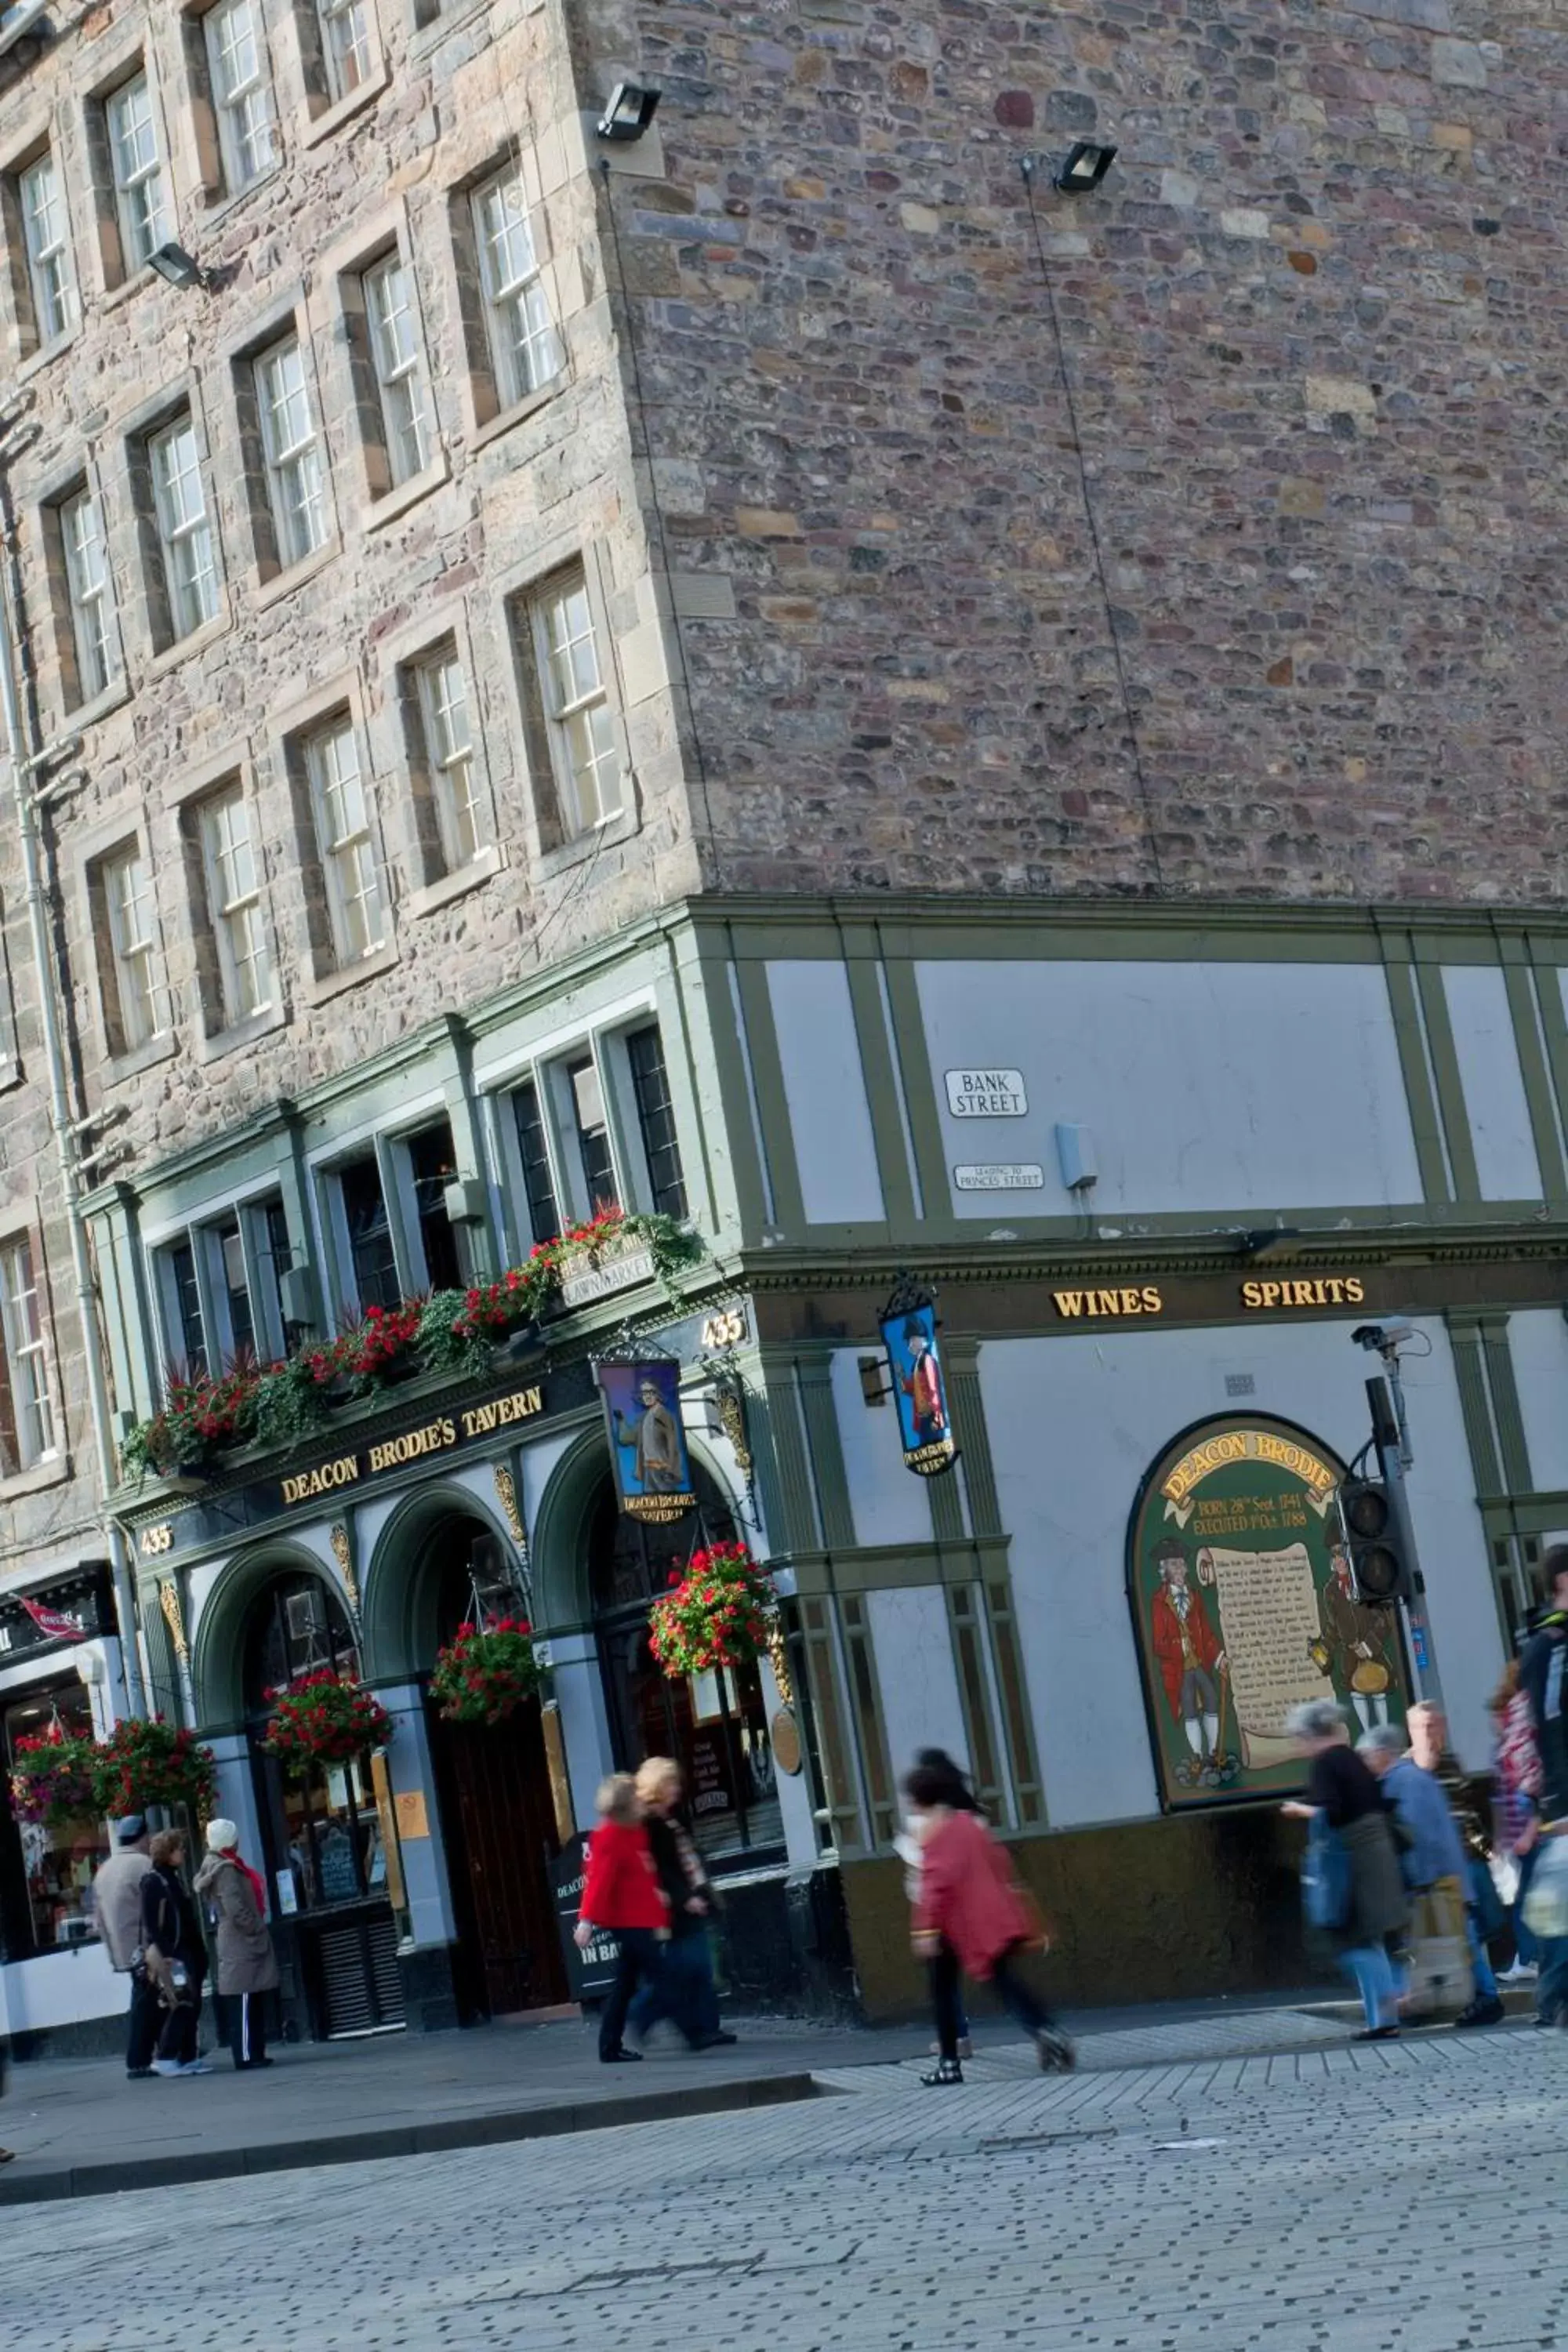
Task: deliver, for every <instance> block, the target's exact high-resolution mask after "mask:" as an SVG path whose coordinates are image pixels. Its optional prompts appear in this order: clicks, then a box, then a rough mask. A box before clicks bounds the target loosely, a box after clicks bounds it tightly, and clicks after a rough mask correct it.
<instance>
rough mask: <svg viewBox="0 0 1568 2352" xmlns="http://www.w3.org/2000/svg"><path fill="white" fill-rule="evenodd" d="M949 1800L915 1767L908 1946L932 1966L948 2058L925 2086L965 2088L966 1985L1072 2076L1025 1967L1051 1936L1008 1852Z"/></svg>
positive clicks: (943, 1781)
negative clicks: (961, 2045) (990, 1988)
mask: <svg viewBox="0 0 1568 2352" xmlns="http://www.w3.org/2000/svg"><path fill="white" fill-rule="evenodd" d="M952 1793H953V1792H952V1778H951V1775H950V1774H947V1773H943V1772H941V1771H933V1770H931V1769H930V1768H929V1767H924V1766H921V1765H917V1766H916V1768H915V1769H914V1770H913V1771H912V1772H911V1773H910V1776H909V1778H908V1779H907V1780H906V1781H905V1782H904V1794H905V1796H906V1797H907V1798H908V1800H909V1807H910V1818H911V1822H912V1824H913V1829H914V1834H915V1840H916V1843H918V1845H919V1847H920V1850H921V1868H920V1889H919V1893H918V1895H917V1897H916V1901H915V1908H914V1917H913V1923H912V1938H911V1940H912V1942H913V1946H914V1951H915V1957H916V1958H918V1959H923V1960H925V1961H927V1962H928V1963H929V1965H930V1969H931V2002H932V2006H933V2007H934V2009H935V2011H936V2031H937V2047H938V2050H939V2052H940V2053H941V2054H940V2056H939V2058H938V2062H937V2064H936V2066H935V2068H934V2069H933V2071H932V2072H931V2074H922V2075H921V2082H922V2083H923V2084H925V2085H926V2087H927V2088H928V2089H935V2088H937V2087H938V2086H939V2085H942V2086H944V2085H946V2084H950V2083H962V2082H963V2067H962V2066H961V2064H960V2063H959V2057H958V2042H959V2023H960V2011H959V2001H958V1996H959V1981H960V1978H961V1976H969V1977H973V1978H975V1979H978V1980H979V1981H980V1982H981V1983H990V1984H992V1985H994V1987H995V1989H996V1991H997V1993H998V1995H999V1996H1000V1998H1001V2000H1003V2002H1004V2003H1005V2006H1006V2008H1007V2009H1008V2010H1009V2011H1011V2013H1012V2015H1013V2016H1014V2017H1015V2018H1016V2020H1017V2022H1018V2023H1019V2024H1020V2025H1021V2026H1022V2027H1023V2029H1024V2032H1026V2034H1027V2035H1028V2036H1029V2038H1030V2039H1031V2041H1032V2042H1034V2044H1035V2047H1036V2050H1037V2053H1038V2056H1039V2061H1040V2064H1041V2066H1042V2067H1043V2068H1045V2069H1046V2070H1047V2072H1048V2071H1050V2070H1051V2069H1053V2068H1055V2069H1059V2070H1061V2071H1063V2072H1065V2071H1066V2070H1067V2069H1068V2067H1070V2066H1071V2065H1072V2063H1073V2047H1072V2043H1071V2042H1069V2041H1068V2039H1067V2036H1066V2035H1065V2034H1064V2033H1062V2032H1060V2031H1059V2030H1058V2026H1057V2024H1056V2021H1055V2020H1054V2019H1053V2018H1052V2016H1051V2013H1050V2011H1048V2010H1047V2007H1046V2005H1045V2003H1044V2002H1043V2001H1042V2000H1040V1999H1039V1997H1038V1995H1037V1993H1036V1992H1035V1991H1034V1990H1033V1988H1032V1987H1031V1986H1030V1984H1029V1983H1028V1981H1027V1979H1026V1977H1025V1975H1024V1974H1023V1972H1022V1970H1021V1969H1020V1966H1019V1963H1020V1961H1021V1959H1022V1958H1023V1956H1024V1954H1025V1953H1026V1951H1028V1950H1029V1949H1030V1948H1035V1949H1039V1948H1041V1947H1042V1946H1043V1945H1044V1943H1045V1941H1046V1936H1045V1930H1044V1928H1043V1927H1042V1926H1041V1923H1040V1920H1039V1918H1038V1916H1037V1913H1036V1911H1035V1909H1034V1906H1033V1905H1032V1904H1031V1903H1030V1901H1029V1898H1028V1896H1027V1895H1026V1894H1025V1893H1024V1890H1023V1888H1022V1887H1021V1886H1020V1885H1018V1883H1017V1880H1016V1877H1015V1875H1014V1873H1013V1866H1012V1863H1011V1860H1010V1858H1009V1856H1008V1854H1007V1853H1006V1852H1005V1849H1004V1848H1003V1847H1001V1846H999V1845H998V1844H997V1843H996V1842H995V1840H994V1838H993V1837H992V1835H991V1832H990V1831H989V1830H988V1829H987V1828H986V1827H985V1824H984V1822H983V1821H982V1820H981V1819H980V1817H979V1815H978V1814H977V1813H974V1812H970V1811H960V1810H959V1809H958V1808H957V1807H955V1806H954V1805H953V1803H952Z"/></svg>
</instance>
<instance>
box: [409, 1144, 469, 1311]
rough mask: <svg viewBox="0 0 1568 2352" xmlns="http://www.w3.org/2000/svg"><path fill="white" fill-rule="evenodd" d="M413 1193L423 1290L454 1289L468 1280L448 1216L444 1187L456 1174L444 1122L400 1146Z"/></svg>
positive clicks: (454, 1161) (454, 1158)
mask: <svg viewBox="0 0 1568 2352" xmlns="http://www.w3.org/2000/svg"><path fill="white" fill-rule="evenodd" d="M402 1148H403V1150H404V1152H405V1154H406V1157H407V1163H408V1173H409V1180H410V1183H411V1185H412V1189H413V1194H414V1223H415V1226H416V1230H417V1232H418V1235H419V1247H420V1252H421V1255H423V1258H424V1261H425V1266H424V1283H423V1287H424V1288H426V1289H428V1290H457V1289H459V1288H461V1286H462V1285H463V1284H464V1283H465V1282H466V1280H467V1279H468V1277H467V1276H466V1275H465V1273H464V1271H463V1267H462V1263H461V1260H460V1258H459V1256H458V1236H457V1232H456V1230H455V1228H454V1226H453V1224H452V1221H451V1219H450V1217H448V1215H447V1185H448V1184H450V1183H452V1182H454V1181H456V1178H457V1173H458V1160H457V1154H456V1152H455V1151H454V1150H453V1149H452V1130H451V1128H450V1127H449V1126H448V1125H447V1121H446V1120H445V1119H442V1120H441V1121H440V1123H439V1124H438V1125H437V1126H436V1127H427V1128H425V1129H422V1130H421V1132H420V1133H419V1134H417V1135H411V1136H409V1137H407V1138H406V1139H405V1142H404V1144H403V1147H402Z"/></svg>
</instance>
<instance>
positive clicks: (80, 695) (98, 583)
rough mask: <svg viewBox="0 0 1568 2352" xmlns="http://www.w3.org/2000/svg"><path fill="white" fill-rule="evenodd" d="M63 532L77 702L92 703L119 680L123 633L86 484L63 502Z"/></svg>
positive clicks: (99, 518)
mask: <svg viewBox="0 0 1568 2352" xmlns="http://www.w3.org/2000/svg"><path fill="white" fill-rule="evenodd" d="M59 532H60V547H61V551H62V553H63V555H64V558H65V584H66V596H67V601H68V604H69V606H70V625H71V642H72V645H73V647H74V649H75V654H76V687H77V696H76V698H77V700H78V701H79V702H90V701H91V700H92V699H93V698H94V696H95V695H100V694H102V693H103V692H104V691H105V689H106V688H108V687H110V685H112V684H113V682H114V680H115V679H116V678H117V677H119V676H120V634H119V630H118V628H117V627H116V625H115V617H114V592H113V589H112V588H111V586H110V577H109V553H108V550H107V548H106V546H105V544H104V537H103V518H102V516H101V515H100V512H99V507H98V500H97V499H95V498H94V496H93V494H92V492H91V490H90V489H89V488H88V487H87V485H86V484H85V483H84V484H83V485H82V487H81V488H79V490H76V491H74V492H73V493H72V494H71V496H70V497H69V498H67V499H63V500H62V501H61V504H60V507H59Z"/></svg>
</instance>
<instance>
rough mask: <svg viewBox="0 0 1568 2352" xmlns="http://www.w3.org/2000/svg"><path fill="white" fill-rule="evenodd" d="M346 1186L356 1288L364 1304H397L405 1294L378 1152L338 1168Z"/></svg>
mask: <svg viewBox="0 0 1568 2352" xmlns="http://www.w3.org/2000/svg"><path fill="white" fill-rule="evenodd" d="M338 1182H339V1184H340V1185H341V1187H342V1202H343V1216H344V1219H345V1221H346V1222H347V1224H348V1229H349V1254H350V1256H351V1257H352V1259H353V1273H354V1288H355V1290H356V1292H357V1293H358V1295H359V1303H360V1305H361V1306H362V1307H395V1306H396V1304H397V1302H398V1300H399V1298H400V1297H402V1295H403V1293H402V1285H401V1284H400V1283H399V1281H398V1278H397V1260H396V1258H395V1255H394V1254H393V1247H392V1223H391V1220H390V1219H389V1218H388V1216H387V1213H386V1202H385V1199H384V1195H383V1193H382V1189H381V1171H380V1170H379V1169H378V1168H377V1166H376V1164H375V1155H374V1152H367V1153H366V1155H365V1157H364V1158H363V1160H346V1161H345V1162H344V1164H343V1166H342V1168H340V1169H339V1171H338Z"/></svg>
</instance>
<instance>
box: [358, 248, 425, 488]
mask: <svg viewBox="0 0 1568 2352" xmlns="http://www.w3.org/2000/svg"><path fill="white" fill-rule="evenodd" d="M363 282H364V309H365V319H366V321H367V323H368V326H369V329H370V350H371V360H372V363H373V365H374V369H375V383H376V392H377V394H378V396H379V400H380V404H381V421H382V431H383V436H384V442H385V446H386V460H387V466H388V467H389V469H390V471H391V475H392V478H393V481H394V483H395V484H396V483H399V482H406V481H411V480H412V479H413V478H414V476H415V475H416V474H422V473H423V472H424V470H425V468H426V466H428V465H429V463H430V461H431V459H432V458H433V457H435V454H436V423H435V418H434V416H433V415H432V413H431V407H430V389H429V385H428V383H426V373H425V344H424V338H423V335H422V333H421V331H420V325H419V313H418V310H417V308H416V303H415V296H414V278H413V275H412V273H411V271H410V270H409V268H408V267H407V264H406V263H405V261H404V259H403V257H402V255H401V254H397V253H390V254H388V255H387V257H386V258H385V260H384V261H378V262H377V263H376V265H375V267H374V268H373V269H367V270H366V271H365V274H364V281H363Z"/></svg>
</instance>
